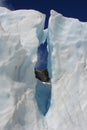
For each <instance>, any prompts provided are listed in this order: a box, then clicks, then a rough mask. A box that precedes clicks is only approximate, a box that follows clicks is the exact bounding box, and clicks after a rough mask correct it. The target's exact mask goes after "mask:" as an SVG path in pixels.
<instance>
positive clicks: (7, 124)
mask: <svg viewBox="0 0 87 130" xmlns="http://www.w3.org/2000/svg"><path fill="white" fill-rule="evenodd" d="M44 24H45V15H44V14H42V13H40V12H38V11H35V10H17V11H10V10H8V9H6V8H3V7H0V130H86V129H87V116H86V115H87V23H83V22H80V21H79V20H77V19H72V18H66V17H64V16H62V15H61V14H59V13H57V12H55V11H53V10H52V11H51V15H50V18H49V24H48V30H44ZM46 38H47V41H48V51H49V54H48V71H49V75H50V78H51V83H50V84H45V83H44V84H43V83H42V82H41V81H39V80H37V79H36V78H35V74H34V67H35V63H36V59H37V49H38V47H39V45H40V44H41V43H44V41H45V40H46ZM51 87H52V92H50V91H51ZM50 94H51V95H50ZM50 96H51V97H50ZM50 98H51V104H50V101H49V100H50ZM46 112H47V113H46ZM44 113H45V114H44ZM44 115H45V116H44Z"/></svg>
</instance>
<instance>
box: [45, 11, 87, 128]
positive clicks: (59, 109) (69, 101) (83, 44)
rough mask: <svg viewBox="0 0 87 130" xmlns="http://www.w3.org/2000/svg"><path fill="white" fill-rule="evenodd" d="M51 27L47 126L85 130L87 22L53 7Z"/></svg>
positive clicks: (86, 121) (86, 124)
mask: <svg viewBox="0 0 87 130" xmlns="http://www.w3.org/2000/svg"><path fill="white" fill-rule="evenodd" d="M48 30H49V37H48V44H49V51H50V52H49V61H50V62H49V65H48V68H49V71H50V75H51V77H52V100H51V107H50V110H49V112H48V114H47V122H48V127H49V129H50V130H51V129H52V130H58V129H59V130H86V129H87V116H86V115H87V23H82V22H80V21H78V20H77V19H72V18H66V17H64V16H62V15H61V14H58V13H57V12H55V11H53V10H52V11H51V16H50V19H49V28H48ZM50 63H51V64H50ZM49 119H50V120H49Z"/></svg>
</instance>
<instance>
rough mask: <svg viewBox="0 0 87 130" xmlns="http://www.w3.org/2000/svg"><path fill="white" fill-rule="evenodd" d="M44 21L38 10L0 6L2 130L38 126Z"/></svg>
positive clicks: (27, 129)
mask: <svg viewBox="0 0 87 130" xmlns="http://www.w3.org/2000/svg"><path fill="white" fill-rule="evenodd" d="M44 22H45V15H44V14H42V13H40V12H38V11H34V10H18V11H10V10H8V9H6V8H2V7H0V130H14V129H16V130H24V129H26V130H29V129H30V130H31V129H33V130H38V127H39V126H38V124H40V121H39V118H40V117H39V115H40V114H38V113H39V111H38V108H37V104H36V101H35V97H34V96H35V85H36V84H37V80H36V79H35V75H34V66H35V62H36V57H37V54H36V53H37V48H38V46H39V44H40V43H41V42H42V41H43V40H44V38H45V37H46V36H45V34H44V31H43V28H44ZM41 119H42V118H41Z"/></svg>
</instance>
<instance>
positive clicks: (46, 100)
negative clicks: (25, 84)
mask: <svg viewBox="0 0 87 130" xmlns="http://www.w3.org/2000/svg"><path fill="white" fill-rule="evenodd" d="M35 99H36V101H37V105H38V109H39V111H40V113H42V114H43V115H44V116H45V115H46V113H47V112H48V110H49V107H50V99H51V84H46V83H45V84H44V83H43V82H41V81H40V80H37V84H36V90H35Z"/></svg>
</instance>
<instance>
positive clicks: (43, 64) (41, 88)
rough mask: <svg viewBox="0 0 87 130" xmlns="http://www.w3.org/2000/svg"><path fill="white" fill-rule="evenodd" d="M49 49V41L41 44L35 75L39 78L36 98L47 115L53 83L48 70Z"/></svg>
mask: <svg viewBox="0 0 87 130" xmlns="http://www.w3.org/2000/svg"><path fill="white" fill-rule="evenodd" d="M47 64H48V50H47V42H45V43H44V44H41V45H40V46H39V47H38V50H37V62H36V65H35V77H36V78H37V79H38V80H37V84H36V90H35V99H36V102H37V105H38V109H39V111H40V112H41V113H42V114H43V115H46V113H47V111H48V109H49V107H50V99H51V83H50V77H49V73H48V70H47Z"/></svg>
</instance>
